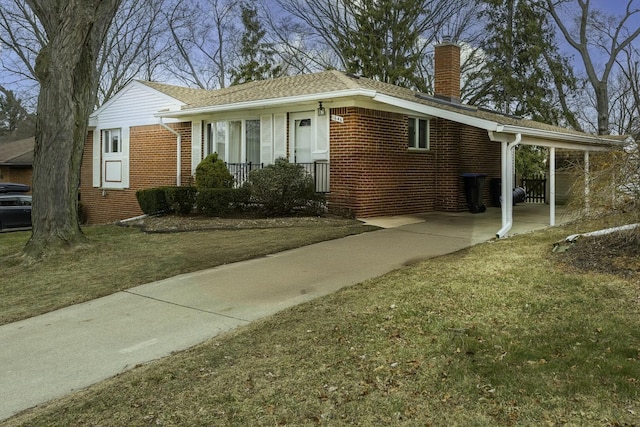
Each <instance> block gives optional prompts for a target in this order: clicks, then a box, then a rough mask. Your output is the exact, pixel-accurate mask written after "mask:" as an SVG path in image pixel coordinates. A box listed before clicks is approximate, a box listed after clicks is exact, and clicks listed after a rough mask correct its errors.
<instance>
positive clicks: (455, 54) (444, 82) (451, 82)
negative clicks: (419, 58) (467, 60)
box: [433, 43, 460, 99]
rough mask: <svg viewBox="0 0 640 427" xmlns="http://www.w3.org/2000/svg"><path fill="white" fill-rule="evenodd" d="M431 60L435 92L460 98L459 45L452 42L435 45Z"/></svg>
mask: <svg viewBox="0 0 640 427" xmlns="http://www.w3.org/2000/svg"><path fill="white" fill-rule="evenodd" d="M433 62H434V64H433V65H434V76H435V77H434V92H435V94H436V95H442V96H446V97H449V98H454V99H460V47H459V46H458V45H457V44H454V43H443V44H439V45H437V46H436V47H435V52H434V61H433Z"/></svg>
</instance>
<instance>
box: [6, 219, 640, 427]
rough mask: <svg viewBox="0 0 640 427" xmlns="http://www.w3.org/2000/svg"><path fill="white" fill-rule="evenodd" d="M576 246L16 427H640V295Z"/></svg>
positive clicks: (372, 294) (363, 296) (272, 336)
mask: <svg viewBox="0 0 640 427" xmlns="http://www.w3.org/2000/svg"><path fill="white" fill-rule="evenodd" d="M571 232H573V229H572V230H571ZM122 233H124V234H127V233H130V231H122ZM567 234H570V232H569V230H568V229H564V230H563V229H552V230H549V231H544V232H537V233H534V234H527V235H521V236H517V237H515V238H511V239H507V240H501V241H497V242H492V243H486V244H481V245H477V246H475V247H473V248H470V249H468V250H464V251H461V252H458V253H455V254H451V255H448V256H444V257H439V258H435V259H431V260H427V261H425V262H421V263H419V264H415V265H413V266H410V267H405V268H402V269H400V270H397V271H394V272H391V273H389V274H386V275H384V276H382V277H380V278H377V279H374V280H370V281H367V282H364V283H362V284H359V285H356V286H353V287H350V288H346V289H343V290H341V291H340V292H337V293H335V294H333V295H330V296H327V297H324V298H321V299H318V300H315V301H312V302H309V303H306V304H303V305H300V306H297V307H294V308H292V309H289V310H286V311H284V312H281V313H279V314H277V315H275V316H272V317H270V318H268V319H265V320H262V321H259V322H256V323H254V324H251V325H249V326H247V327H244V328H241V329H239V330H236V331H235V332H232V333H229V334H226V335H224V336H219V337H217V338H215V339H213V340H211V341H209V342H206V343H204V344H202V345H199V346H197V347H194V348H192V349H190V350H188V351H185V352H181V353H178V354H175V355H174V356H172V357H169V358H166V359H163V360H160V361H157V362H154V363H150V364H148V365H146V366H143V367H139V368H137V369H134V370H133V371H130V372H127V373H124V374H122V375H120V376H118V377H116V378H113V379H111V380H108V381H105V382H103V383H101V384H98V385H96V386H94V387H90V388H89V389H87V390H85V391H82V392H79V393H77V394H75V395H71V396H68V397H66V398H63V399H61V400H59V401H55V402H53V403H51V404H50V405H48V406H46V407H43V408H37V409H35V410H33V411H30V412H27V413H26V414H23V415H22V416H20V417H17V418H15V419H13V420H10V421H8V422H7V425H9V426H18V425H30V426H54V425H59V426H68V425H78V426H80V425H101V426H122V425H127V426H146V425H180V426H183V425H184V426H186V425H202V426H245V425H247V426H248V425H250V426H273V425H290V426H303V425H309V426H311V425H330V426H341V425H362V426H371V425H380V426H383V425H407V426H426V425H433V426H455V425H459V426H496V425H504V426H507V425H518V426H541V425H549V426H557V425H572V426H573V425H585V426H586V425H589V426H592V425H594V426H595V425H597V426H623V425H627V426H632V425H638V423H640V304H639V297H640V284H639V282H638V280H637V276H634V278H633V279H630V278H623V277H620V276H615V275H611V274H606V273H590V272H583V271H579V270H577V269H574V268H573V267H572V266H571V265H568V264H566V263H565V262H566V258H561V257H560V256H558V255H557V254H553V253H552V252H551V248H552V243H553V242H556V241H558V240H560V239H561V238H562V237H564V236H566V235H567Z"/></svg>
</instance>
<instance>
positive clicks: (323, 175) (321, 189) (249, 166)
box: [227, 162, 330, 193]
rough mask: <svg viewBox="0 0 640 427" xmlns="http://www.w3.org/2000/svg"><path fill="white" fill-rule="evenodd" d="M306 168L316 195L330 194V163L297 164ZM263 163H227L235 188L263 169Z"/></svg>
mask: <svg viewBox="0 0 640 427" xmlns="http://www.w3.org/2000/svg"><path fill="white" fill-rule="evenodd" d="M296 164H298V165H300V166H302V167H303V168H304V170H305V171H307V173H308V174H309V175H311V177H312V178H313V182H314V186H315V189H316V193H328V192H329V189H330V187H329V163H327V162H314V163H296ZM263 167H264V164H263V163H227V169H229V172H230V173H231V175H232V176H233V178H234V186H235V187H240V186H241V185H242V184H244V183H245V182H246V181H247V178H248V177H249V173H250V172H251V171H253V170H258V169H262V168H263Z"/></svg>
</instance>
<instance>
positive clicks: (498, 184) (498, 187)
mask: <svg viewBox="0 0 640 427" xmlns="http://www.w3.org/2000/svg"><path fill="white" fill-rule="evenodd" d="M490 192H491V205H492V206H496V207H498V208H499V207H500V206H501V205H502V203H501V202H502V178H491V183H490Z"/></svg>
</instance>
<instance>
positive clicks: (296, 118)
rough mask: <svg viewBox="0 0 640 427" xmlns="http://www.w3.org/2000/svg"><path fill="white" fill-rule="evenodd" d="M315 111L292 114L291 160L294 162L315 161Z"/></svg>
mask: <svg viewBox="0 0 640 427" xmlns="http://www.w3.org/2000/svg"><path fill="white" fill-rule="evenodd" d="M313 113H314V112H313V111H309V112H306V113H295V114H292V115H291V123H290V129H291V130H292V131H291V143H292V147H291V152H290V159H289V160H290V161H291V162H292V163H313V156H312V152H313V146H314V137H315V126H314V121H313Z"/></svg>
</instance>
